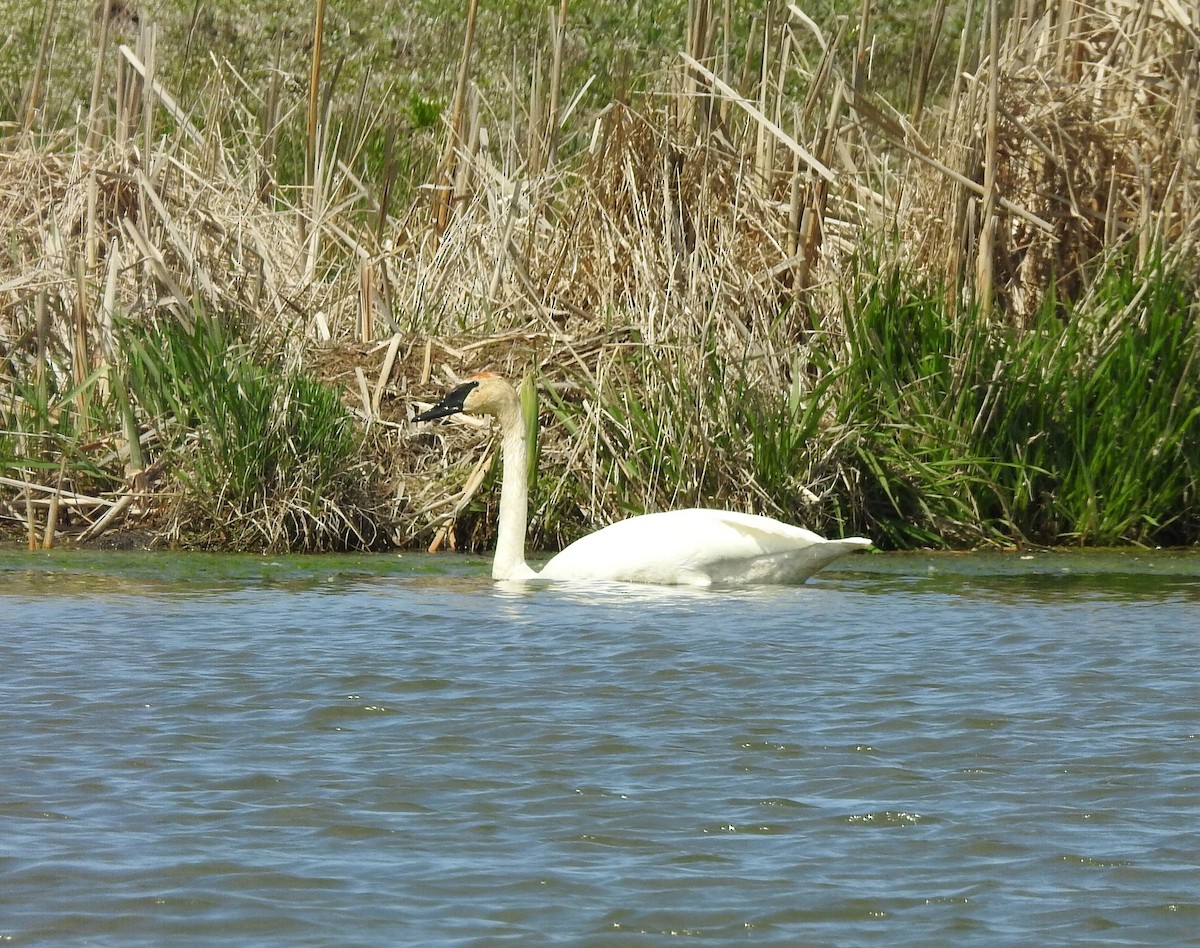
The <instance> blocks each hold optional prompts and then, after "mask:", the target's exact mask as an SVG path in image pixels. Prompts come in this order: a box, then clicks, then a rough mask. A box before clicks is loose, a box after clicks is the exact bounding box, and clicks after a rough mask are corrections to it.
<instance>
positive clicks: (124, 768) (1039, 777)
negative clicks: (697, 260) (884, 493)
mask: <svg viewBox="0 0 1200 948" xmlns="http://www.w3.org/2000/svg"><path fill="white" fill-rule="evenodd" d="M485 575H486V568H485V564H483V563H482V562H481V561H478V560H468V559H462V558H441V559H430V558H424V557H408V558H403V559H398V558H396V557H377V558H371V557H364V558H320V559H284V560H271V559H262V558H253V557H235V558H215V557H205V556H174V555H169V554H154V555H128V554H126V555H118V554H104V555H100V554H80V553H77V554H66V553H65V554H55V555H52V556H41V555H37V556H30V555H28V554H25V553H13V552H9V553H0V942H3V943H11V944H14V945H33V944H56V945H58V944H89V945H122V946H125V945H157V944H165V943H171V944H213V943H227V944H237V945H259V944H262V945H275V944H288V945H332V944H337V945H381V944H397V945H399V944H413V945H416V944H421V945H446V944H461V945H492V944H520V945H526V944H552V943H559V944H571V945H612V946H617V945H631V944H632V945H638V944H661V943H665V942H667V941H670V940H672V938H673V936H679V937H686V938H688V940H689V941H690V942H692V943H700V944H712V945H725V944H729V943H732V942H738V943H747V944H757V945H792V944H806V945H865V944H872V945H874V944H888V945H914V946H915V945H928V944H1020V943H1030V944H1038V945H1053V944H1080V945H1084V944H1086V945H1107V944H1111V945H1180V944H1200V940H1198V934H1197V933H1200V556H1197V555H1194V554H1193V555H1174V556H1173V555H1167V554H1139V555H1135V554H1114V555H1093V556H1086V557H1070V556H1065V555H1062V554H1041V555H1037V556H1034V557H1032V558H1030V559H1022V558H1020V557H1017V556H1003V557H1001V556H978V555H971V556H962V557H950V556H941V557H918V556H890V555H889V556H860V557H857V558H854V559H852V560H848V561H845V565H844V567H843V568H839V569H838V570H836V571H830V572H826V573H824V574H822V575H821V576H820V577H818V578H817V579H815V580H813V581H812V582H810V583H809V584H808V585H806V586H804V587H800V588H787V589H759V590H747V591H739V592H698V591H691V590H656V589H636V588H632V587H623V588H622V587H613V588H602V589H588V588H583V587H570V586H563V587H543V588H533V589H524V590H522V589H520V588H503V587H498V586H495V585H493V584H492V583H491V582H490V581H487V580H486V579H485V578H484V576H485Z"/></svg>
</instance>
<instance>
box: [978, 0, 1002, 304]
mask: <svg viewBox="0 0 1200 948" xmlns="http://www.w3.org/2000/svg"><path fill="white" fill-rule="evenodd" d="M987 16H988V50H987V62H988V85H987V114H986V116H985V122H984V145H983V206H982V208H981V209H980V212H979V218H980V219H979V255H978V257H977V260H976V264H975V302H976V304H977V305H978V306H979V311H980V315H981V316H982V317H983V318H984V319H985V320H986V319H988V318H989V317H990V316H991V312H992V303H993V301H994V297H993V292H992V284H993V281H994V275H993V270H992V267H993V263H994V260H993V258H994V254H995V241H996V231H995V228H996V164H997V161H998V155H997V153H996V148H997V123H998V121H999V98H1000V10H999V7H998V5H997V0H990V2H989V4H988V11H987Z"/></svg>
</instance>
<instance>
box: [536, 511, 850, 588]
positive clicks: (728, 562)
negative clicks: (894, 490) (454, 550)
mask: <svg viewBox="0 0 1200 948" xmlns="http://www.w3.org/2000/svg"><path fill="white" fill-rule="evenodd" d="M866 546H870V541H869V540H865V539H863V538H861V537H851V538H848V539H846V540H825V539H823V538H822V537H820V536H818V535H817V534H815V533H813V532H812V531H811V530H805V529H804V528H803V527H796V526H793V525H791V524H787V523H783V522H781V521H779V520H774V519H772V518H770V517H762V516H759V515H756V514H741V513H734V512H732V511H727V510H672V511H668V512H666V513H657V514H647V515H645V516H642V517H631V518H630V519H628V520H622V521H620V522H618V523H614V524H612V525H611V526H608V527H605V528H604V529H603V530H599V531H597V532H596V533H593V534H590V535H589V536H586V537H583V538H582V539H581V540H578V541H576V542H575V543H572V544H571V545H570V546H568V547H567V548H566V549H565V550H563V551H562V552H561V553H559V554H558V556H556V557H554V558H553V559H552V560H551V561H550V562H549V563H547V564H546V566H545V567H544V568H543V570H542V571H541V574H540V575H542V576H545V577H547V578H549V579H605V580H623V581H626V582H645V583H668V584H688V585H709V584H711V583H780V582H787V583H794V582H803V581H804V580H805V579H807V578H808V577H809V576H811V575H812V574H813V573H815V572H816V571H817V570H819V569H821V568H822V567H823V566H825V565H827V564H828V563H829V562H831V561H832V560H834V559H836V558H837V557H839V556H842V555H844V554H846V553H849V552H851V551H852V550H856V549H862V548H864V547H866Z"/></svg>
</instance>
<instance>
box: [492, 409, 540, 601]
mask: <svg viewBox="0 0 1200 948" xmlns="http://www.w3.org/2000/svg"><path fill="white" fill-rule="evenodd" d="M498 418H499V421H500V431H501V435H502V438H503V441H502V443H501V450H502V458H503V462H504V468H503V471H502V472H501V483H500V523H499V527H498V528H497V532H496V556H495V559H493V561H492V578H493V579H529V578H531V577H533V576H536V575H537V573H535V572H534V571H533V570H531V569H530V568H529V567H528V566H527V565H526V563H525V528H526V521H527V519H528V516H529V449H528V448H527V447H526V444H525V425H524V422H523V419H522V417H521V406H520V403H519V402H516V400H515V399H514V404H512V405H506V406H505V408H504V411H503V413H501V414H500V415H499V416H498Z"/></svg>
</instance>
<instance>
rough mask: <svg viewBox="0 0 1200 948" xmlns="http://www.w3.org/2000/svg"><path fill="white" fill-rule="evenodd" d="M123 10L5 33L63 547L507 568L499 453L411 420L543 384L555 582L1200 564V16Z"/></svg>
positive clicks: (35, 536) (3, 377)
mask: <svg viewBox="0 0 1200 948" xmlns="http://www.w3.org/2000/svg"><path fill="white" fill-rule="evenodd" d="M576 7H578V9H576ZM103 9H104V8H103V7H96V8H93V7H92V6H91V5H87V6H86V7H85V6H80V5H77V4H62V3H50V4H48V5H47V6H46V7H44V8H43V7H37V8H29V7H28V5H20V4H15V3H12V2H11V0H0V15H2V16H3V17H4V18H5V21H6V22H8V23H9V24H11V26H10V30H9V32H8V34H7V35H6V37H5V38H4V39H3V40H2V42H3V44H4V55H3V56H2V57H0V134H2V139H0V178H2V179H3V184H4V187H3V188H0V221H3V223H4V225H5V234H6V246H5V251H4V254H3V256H0V517H3V518H4V521H3V522H4V523H7V524H8V527H9V529H11V530H12V531H14V532H19V533H20V534H21V535H22V536H24V537H27V538H28V541H29V543H30V544H31V545H46V544H53V543H55V542H64V541H72V540H79V539H84V540H94V539H99V538H104V537H107V538H108V539H109V541H111V542H125V541H128V542H154V543H171V544H181V545H189V546H205V547H217V548H240V549H272V550H285V549H314V550H315V549H342V548H381V547H386V546H389V545H402V546H407V545H412V544H420V545H428V544H430V543H433V544H435V545H457V546H460V547H483V546H486V545H487V544H488V543H489V542H490V540H491V529H492V526H491V524H492V514H493V512H494V510H493V507H494V499H493V497H492V491H490V490H489V489H488V488H489V486H490V484H491V478H493V477H494V476H495V474H494V472H491V470H490V464H491V459H492V452H493V450H494V446H493V444H492V441H491V439H490V437H489V435H488V432H487V431H486V430H481V429H478V428H474V427H471V426H468V425H461V424H455V425H450V426H443V427H439V428H436V429H429V428H419V427H417V426H413V425H411V424H408V423H407V421H406V419H407V417H408V416H409V415H410V414H411V408H412V405H414V404H416V403H420V402H424V401H428V400H432V399H433V398H435V397H436V396H437V395H438V394H439V392H440V391H441V390H442V389H444V388H445V387H446V386H448V385H449V384H450V383H451V382H452V380H454V379H456V378H459V377H461V376H463V375H464V374H467V373H469V372H471V371H474V370H478V369H481V368H491V369H494V370H498V371H502V372H505V373H507V374H509V375H511V376H514V377H516V378H525V377H531V378H532V379H534V380H535V381H536V382H537V383H538V387H539V389H540V392H541V399H540V405H539V415H540V420H541V432H540V436H539V438H538V443H537V448H538V454H539V455H540V458H541V464H542V469H541V474H540V478H539V481H538V484H537V491H536V496H535V498H534V510H533V511H532V513H533V516H532V522H531V529H532V531H533V538H534V541H535V543H539V544H542V545H545V546H548V547H552V546H557V545H559V544H561V543H563V542H565V541H567V540H569V539H571V538H572V537H574V536H576V535H578V534H579V533H580V532H581V531H584V530H587V529H590V528H593V527H594V526H596V525H598V524H601V523H604V522H607V521H610V520H612V519H614V518H617V517H619V516H622V515H624V514H626V513H628V512H640V511H643V510H653V509H662V508H665V507H671V506H681V505H691V504H706V505H723V506H730V507H733V508H736V509H745V510H755V511H760V512H764V513H768V514H773V515H778V516H782V517H785V518H788V519H791V520H794V521H797V522H801V523H804V524H805V525H807V526H810V527H812V528H814V529H818V530H824V531H827V532H830V533H840V532H861V533H865V534H867V535H870V536H873V537H874V538H876V540H877V541H878V542H879V543H880V545H883V546H889V547H892V546H894V547H906V546H954V547H969V546H975V545H980V544H992V545H1014V544H1015V545H1022V544H1063V543H1081V544H1113V543H1127V542H1134V543H1147V544H1191V543H1195V542H1197V539H1198V538H1200V510H1198V507H1197V493H1198V490H1200V487H1198V485H1200V409H1198V408H1197V406H1200V362H1198V358H1197V357H1198V353H1200V329H1198V328H1197V326H1198V318H1200V304H1198V303H1197V292H1196V290H1197V287H1198V286H1200V256H1198V254H1197V249H1196V238H1195V235H1196V234H1197V233H1200V182H1198V181H1197V174H1196V168H1197V166H1198V163H1197V148H1198V146H1197V142H1198V141H1200V134H1198V131H1200V130H1198V129H1197V127H1196V125H1197V116H1198V115H1200V107H1198V106H1200V99H1198V96H1200V90H1198V89H1197V87H1196V84H1195V83H1194V81H1191V80H1190V79H1189V77H1194V75H1196V73H1197V68H1198V66H1200V46H1198V42H1197V39H1196V37H1197V34H1198V31H1200V23H1198V22H1196V16H1195V13H1194V12H1193V13H1191V14H1189V13H1187V11H1186V10H1183V9H1182V8H1180V9H1176V8H1174V7H1170V8H1160V7H1157V6H1153V5H1143V4H1133V3H1130V4H1121V3H1115V2H1114V3H1112V4H1110V5H1108V6H1104V7H1102V8H1097V7H1088V8H1084V7H1082V6H1080V5H1076V4H1072V3H1068V4H1060V3H1057V2H1056V3H1048V2H1047V3H1036V2H1026V3H1018V4H995V5H992V4H975V5H969V4H964V3H957V4H944V5H943V4H940V3H936V2H935V3H930V4H928V5H920V4H912V5H906V6H905V8H904V9H903V10H891V9H890V10H889V12H886V13H884V12H880V11H877V10H872V9H871V7H870V5H866V6H865V7H864V5H862V4H853V5H851V4H836V3H834V4H829V3H826V4H819V5H814V6H805V7H804V8H803V10H802V11H801V10H800V8H799V7H797V6H795V5H792V6H788V5H787V4H782V3H779V4H760V3H747V2H731V3H728V4H726V3H712V4H709V3H702V2H698V0H693V2H692V3H690V4H688V5H687V9H686V11H684V10H680V9H679V8H678V5H673V4H667V3H625V4H617V3H607V4H605V3H593V4H587V5H575V6H572V5H568V4H565V3H563V4H556V5H553V6H548V5H545V4H541V3H526V2H507V3H488V2H486V0H483V2H481V3H479V5H478V10H477V16H476V18H475V19H474V20H473V21H472V26H471V28H470V29H468V21H469V18H468V4H466V3H464V4H462V6H461V8H460V9H456V10H454V11H452V12H450V13H447V12H445V10H444V5H442V4H435V3H433V2H415V3H411V4H404V5H397V4H381V3H377V2H367V0H354V2H348V3H331V4H328V5H327V7H326V8H325V15H324V20H323V31H322V33H321V42H320V43H319V44H318V43H316V42H315V41H314V14H313V5H312V4H308V3H305V4H301V3H298V2H297V3H282V2H278V3H264V4H257V5H255V11H256V13H255V16H254V17H253V18H251V17H250V16H249V15H248V14H247V13H246V8H245V5H244V4H234V3H232V2H226V0H220V2H204V0H191V2H186V3H185V2H160V3H155V4H152V3H145V4H141V5H138V6H136V7H135V6H134V5H133V4H132V3H131V2H129V0H125V2H119V3H118V2H116V0H112V3H111V6H110V8H109V9H110V13H109V15H108V16H107V17H105V16H104V15H103ZM97 12H98V13H99V14H101V15H99V16H98V17H97V16H95V15H94V14H96V13H97ZM1188 16H1191V17H1192V20H1190V21H1189V20H1187V19H1186V18H1187V17H1188ZM467 37H469V38H470V43H469V44H468V45H467V47H466V50H467V55H466V56H464V55H463V54H464V41H465V39H466V38H467ZM102 40H103V42H102ZM314 79H315V82H314ZM122 537H124V538H125V540H122V539H121V538H122Z"/></svg>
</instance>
